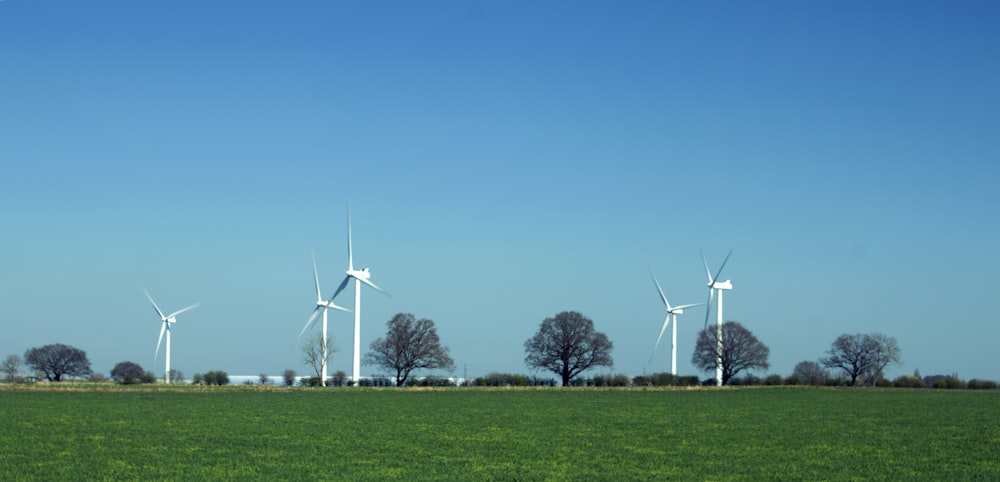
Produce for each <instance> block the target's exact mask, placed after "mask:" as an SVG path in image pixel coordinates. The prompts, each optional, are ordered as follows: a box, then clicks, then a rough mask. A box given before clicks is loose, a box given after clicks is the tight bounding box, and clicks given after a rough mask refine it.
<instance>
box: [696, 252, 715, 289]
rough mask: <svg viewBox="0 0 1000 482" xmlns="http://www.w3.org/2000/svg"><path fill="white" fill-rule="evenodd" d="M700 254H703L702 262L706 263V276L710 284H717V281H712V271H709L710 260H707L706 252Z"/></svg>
mask: <svg viewBox="0 0 1000 482" xmlns="http://www.w3.org/2000/svg"><path fill="white" fill-rule="evenodd" d="M699 252H700V253H701V262H702V263H705V274H706V275H707V276H708V284H712V283H714V282H715V280H714V279H712V270H710V269H708V260H706V259H705V252H704V251H699Z"/></svg>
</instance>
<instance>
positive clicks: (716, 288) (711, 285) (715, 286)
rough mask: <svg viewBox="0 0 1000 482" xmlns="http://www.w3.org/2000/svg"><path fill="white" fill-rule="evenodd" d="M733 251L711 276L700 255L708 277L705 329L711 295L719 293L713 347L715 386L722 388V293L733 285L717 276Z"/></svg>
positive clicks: (720, 273) (703, 255) (730, 252)
mask: <svg viewBox="0 0 1000 482" xmlns="http://www.w3.org/2000/svg"><path fill="white" fill-rule="evenodd" d="M732 254H733V250H729V254H727V255H726V259H724V260H722V265H721V266H719V271H718V272H716V273H715V276H714V277H713V276H712V271H711V270H709V269H708V261H706V260H705V253H702V254H701V261H702V262H703V263H705V274H707V275H708V303H707V304H706V306H705V328H708V315H709V314H710V313H711V312H712V295H713V294H714V293H715V292H718V293H719V307H718V309H717V310H716V316H717V321H718V323H717V328H716V329H717V331H716V334H715V335H716V336H715V339H716V347H715V385H716V386H719V387H721V386H722V291H723V290H727V291H728V290H731V289H733V283H732V282H731V281H729V280H725V281H719V276H720V275H722V268H725V267H726V262H727V261H729V257H730V256H732Z"/></svg>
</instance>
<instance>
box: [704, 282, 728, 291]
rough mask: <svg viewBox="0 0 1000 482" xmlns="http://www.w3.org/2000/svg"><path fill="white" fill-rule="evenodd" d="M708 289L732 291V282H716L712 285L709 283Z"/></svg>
mask: <svg viewBox="0 0 1000 482" xmlns="http://www.w3.org/2000/svg"><path fill="white" fill-rule="evenodd" d="M708 287H709V288H710V289H713V290H731V289H733V282H732V281H729V280H725V281H716V282H714V283H709V284H708Z"/></svg>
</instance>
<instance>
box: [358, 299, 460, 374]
mask: <svg viewBox="0 0 1000 482" xmlns="http://www.w3.org/2000/svg"><path fill="white" fill-rule="evenodd" d="M386 327H387V328H388V329H387V332H386V336H385V338H379V339H377V340H375V341H373V342H372V344H371V346H370V348H371V351H370V352H368V353H367V354H366V355H365V365H375V366H379V367H382V368H385V369H386V370H392V371H395V372H396V385H397V386H402V385H404V384H405V383H406V380H407V378H409V376H410V373H411V372H412V371H413V370H418V369H426V370H433V369H447V370H452V369H454V368H455V361H454V360H452V359H451V356H449V355H448V347H445V346H442V345H441V339H440V338H439V337H438V334H437V328H435V327H434V322H433V321H431V320H428V319H420V320H417V319H416V317H414V316H413V315H412V314H410V313H398V314H396V316H393V317H392V319H391V320H389V321H388V322H386Z"/></svg>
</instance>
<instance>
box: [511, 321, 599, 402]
mask: <svg viewBox="0 0 1000 482" xmlns="http://www.w3.org/2000/svg"><path fill="white" fill-rule="evenodd" d="M612 348H614V345H613V344H612V343H611V341H610V340H608V336H607V335H605V334H604V333H601V332H599V331H595V330H594V322H593V321H592V320H591V319H590V318H587V317H586V316H583V315H582V314H580V313H578V312H576V311H563V312H562V313H559V314H557V315H556V316H554V317H552V318H546V319H545V320H543V321H542V324H541V326H540V327H539V328H538V333H535V336H533V337H531V338H529V339H528V340H527V341H525V342H524V352H525V353H526V356H525V357H524V363H525V364H527V365H528V366H529V367H533V368H543V369H545V370H549V371H551V372H553V373H555V374H556V375H559V376H560V377H561V378H562V384H563V386H567V385H569V383H570V380H572V379H573V378H574V377H576V376H577V375H579V374H580V373H581V372H583V371H585V370H587V369H589V368H591V367H595V366H607V367H610V366H613V365H614V361H613V360H612V359H611V350H612Z"/></svg>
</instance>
